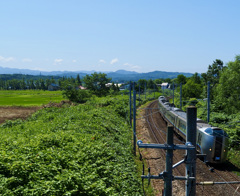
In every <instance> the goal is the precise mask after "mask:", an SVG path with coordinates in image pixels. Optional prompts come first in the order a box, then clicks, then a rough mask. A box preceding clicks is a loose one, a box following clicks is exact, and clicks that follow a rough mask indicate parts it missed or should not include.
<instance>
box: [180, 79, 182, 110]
mask: <svg viewBox="0 0 240 196" xmlns="http://www.w3.org/2000/svg"><path fill="white" fill-rule="evenodd" d="M180 110H182V83H181V84H180Z"/></svg>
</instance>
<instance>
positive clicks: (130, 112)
mask: <svg viewBox="0 0 240 196" xmlns="http://www.w3.org/2000/svg"><path fill="white" fill-rule="evenodd" d="M131 91H132V82H131V81H130V83H129V121H130V125H131V127H132V92H131Z"/></svg>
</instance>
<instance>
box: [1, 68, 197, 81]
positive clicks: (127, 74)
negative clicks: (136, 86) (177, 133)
mask: <svg viewBox="0 0 240 196" xmlns="http://www.w3.org/2000/svg"><path fill="white" fill-rule="evenodd" d="M94 72H97V71H94V70H93V71H74V72H72V71H51V72H46V71H38V70H30V69H15V68H5V67H0V74H23V75H34V76H39V75H44V76H60V77H63V76H65V77H74V78H75V77H76V76H77V75H78V74H79V76H80V77H81V78H82V77H84V76H86V75H87V74H88V75H89V74H92V73H94ZM102 73H106V74H107V77H109V78H112V81H114V82H119V83H120V82H125V81H130V80H131V81H138V80H139V79H146V80H149V79H152V80H154V79H158V78H163V79H164V78H171V79H172V78H176V77H177V76H178V75H179V74H183V75H185V76H186V77H191V76H192V75H193V74H192V73H183V72H166V71H153V72H148V73H138V72H135V71H126V70H118V71H115V72H102Z"/></svg>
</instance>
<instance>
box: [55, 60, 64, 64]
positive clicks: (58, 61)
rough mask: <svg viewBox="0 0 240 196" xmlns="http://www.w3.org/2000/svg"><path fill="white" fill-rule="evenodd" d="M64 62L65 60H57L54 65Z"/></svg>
mask: <svg viewBox="0 0 240 196" xmlns="http://www.w3.org/2000/svg"><path fill="white" fill-rule="evenodd" d="M62 62H63V59H55V60H54V65H60V64H61V63H62Z"/></svg>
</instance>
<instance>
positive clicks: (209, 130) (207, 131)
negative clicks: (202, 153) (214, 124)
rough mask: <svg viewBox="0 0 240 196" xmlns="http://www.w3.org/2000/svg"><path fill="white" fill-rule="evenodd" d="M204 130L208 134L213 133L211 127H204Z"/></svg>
mask: <svg viewBox="0 0 240 196" xmlns="http://www.w3.org/2000/svg"><path fill="white" fill-rule="evenodd" d="M205 132H206V133H207V134H209V135H213V130H212V129H211V128H207V129H205Z"/></svg>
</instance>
